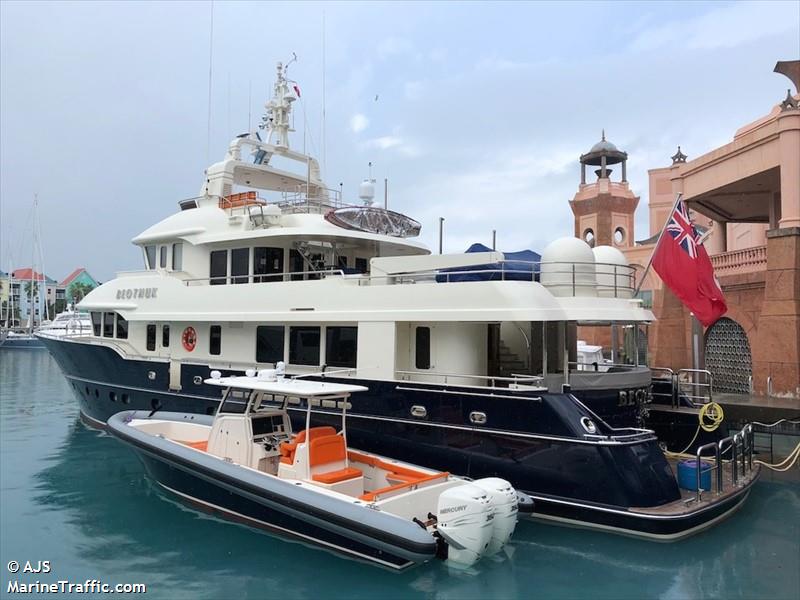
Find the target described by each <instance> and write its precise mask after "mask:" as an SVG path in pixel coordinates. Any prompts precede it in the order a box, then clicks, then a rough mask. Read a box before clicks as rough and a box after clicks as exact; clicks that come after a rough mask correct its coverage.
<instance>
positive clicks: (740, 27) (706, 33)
mask: <svg viewBox="0 0 800 600" xmlns="http://www.w3.org/2000/svg"><path fill="white" fill-rule="evenodd" d="M716 6H719V8H716V9H715V10H712V11H710V12H707V13H705V14H703V15H700V16H698V17H693V18H691V19H687V20H683V21H679V20H676V21H671V22H668V23H665V24H663V25H656V26H653V27H650V28H647V29H644V30H643V31H641V32H640V33H639V35H638V36H637V37H636V38H635V39H634V40H633V42H632V44H631V48H632V49H633V50H636V51H648V50H655V49H659V48H663V47H664V46H672V47H674V48H675V49H687V48H688V49H690V50H713V49H716V48H734V47H736V46H740V45H742V44H746V43H749V42H753V41H755V40H758V39H761V38H764V37H768V36H770V35H775V34H779V33H783V32H786V31H790V30H792V29H796V28H797V22H798V4H797V2H774V3H773V2H769V3H768V2H742V3H736V4H721V5H716Z"/></svg>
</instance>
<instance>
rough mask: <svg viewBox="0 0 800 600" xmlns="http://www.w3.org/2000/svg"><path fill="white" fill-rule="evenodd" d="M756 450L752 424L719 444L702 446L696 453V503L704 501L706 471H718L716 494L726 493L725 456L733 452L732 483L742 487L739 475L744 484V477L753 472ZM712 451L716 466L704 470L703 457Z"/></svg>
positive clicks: (712, 443) (731, 465) (713, 443)
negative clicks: (703, 482)
mask: <svg viewBox="0 0 800 600" xmlns="http://www.w3.org/2000/svg"><path fill="white" fill-rule="evenodd" d="M754 448H755V435H754V433H753V426H752V424H750V423H748V424H747V425H745V426H744V428H743V429H742V430H741V431H739V432H738V433H736V434H734V435H732V436H728V437H726V438H723V439H721V440H720V441H719V442H711V443H709V444H705V445H703V446H700V447H699V448H698V449H697V451H696V453H695V460H696V461H697V462H696V468H697V492H696V495H695V501H696V502H700V501H701V500H702V499H703V488H702V474H703V473H704V472H705V471H708V470H711V471H716V493H717V494H721V493H722V492H724V491H725V478H724V474H723V470H722V469H723V467H724V465H725V462H724V460H723V457H724V456H725V454H726V453H727V452H728V451H730V452H731V460H730V461H729V462H728V464H729V465H730V468H731V483H732V484H733V485H734V486H738V485H741V484H740V478H739V475H740V473H741V476H742V484H743V483H744V477H745V476H746V475H747V473H748V472H751V473H752V471H753V449H754ZM709 449H711V450H713V451H714V465H713V466H711V467H710V468H709V469H706V470H703V468H702V464H703V460H702V459H703V456H704V455H705V454H706V453H707V451H708V450H709Z"/></svg>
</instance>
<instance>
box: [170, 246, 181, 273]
mask: <svg viewBox="0 0 800 600" xmlns="http://www.w3.org/2000/svg"><path fill="white" fill-rule="evenodd" d="M172 270H173V271H182V270H183V242H180V243H178V244H172Z"/></svg>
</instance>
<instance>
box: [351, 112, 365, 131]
mask: <svg viewBox="0 0 800 600" xmlns="http://www.w3.org/2000/svg"><path fill="white" fill-rule="evenodd" d="M368 125H369V119H368V118H367V117H366V116H365V115H362V114H361V113H356V114H354V115H353V116H352V117H351V118H350V129H351V130H352V132H353V133H361V132H362V131H364V130H365V129H366V128H367V126H368Z"/></svg>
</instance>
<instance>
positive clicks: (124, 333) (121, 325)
mask: <svg viewBox="0 0 800 600" xmlns="http://www.w3.org/2000/svg"><path fill="white" fill-rule="evenodd" d="M117 337H118V338H119V339H121V340H127V339H128V321H126V320H125V319H123V318H122V315H120V314H117Z"/></svg>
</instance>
